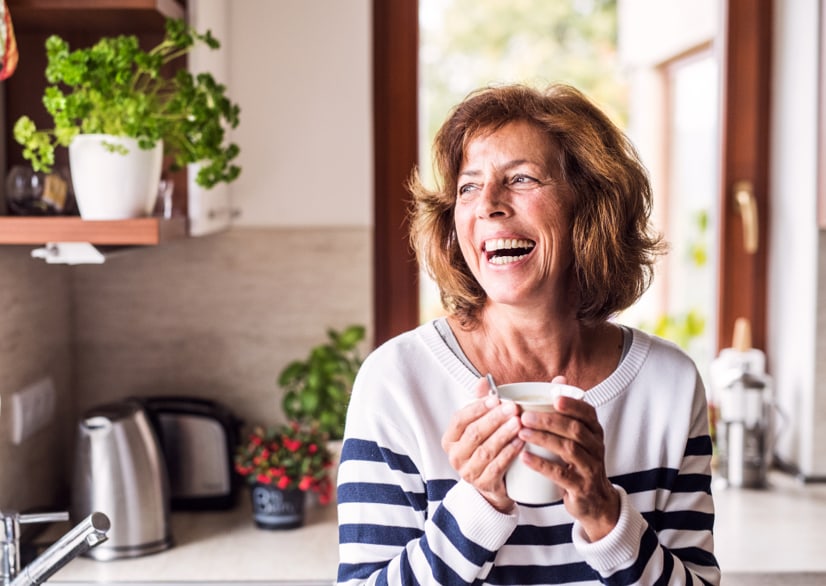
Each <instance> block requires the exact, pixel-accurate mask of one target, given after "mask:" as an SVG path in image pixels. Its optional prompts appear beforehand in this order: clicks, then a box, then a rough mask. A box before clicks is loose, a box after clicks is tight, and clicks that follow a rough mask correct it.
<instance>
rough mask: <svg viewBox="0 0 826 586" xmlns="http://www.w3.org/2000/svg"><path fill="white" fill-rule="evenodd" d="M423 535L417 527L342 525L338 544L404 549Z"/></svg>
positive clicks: (363, 524)
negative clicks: (367, 544) (368, 544)
mask: <svg viewBox="0 0 826 586" xmlns="http://www.w3.org/2000/svg"><path fill="white" fill-rule="evenodd" d="M422 535H423V532H422V530H421V529H419V528H417V527H396V526H393V525H374V524H370V523H342V524H341V525H339V527H338V540H339V543H375V544H379V545H396V546H399V547H404V546H405V545H407V544H408V542H410V541H411V540H413V539H418V538H419V537H421V536H422Z"/></svg>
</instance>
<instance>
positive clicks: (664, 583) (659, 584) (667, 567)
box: [654, 552, 692, 586]
mask: <svg viewBox="0 0 826 586" xmlns="http://www.w3.org/2000/svg"><path fill="white" fill-rule="evenodd" d="M683 569H686V568H683ZM673 573H674V556H672V555H668V553H665V552H664V555H663V571H662V573H661V574H660V577H659V578H657V581H656V582H654V586H668V582H669V581H670V580H671V574H673ZM687 573H688V572H686V574H687ZM685 583H686V584H691V583H692V580H691V576H688V575H686V577H685Z"/></svg>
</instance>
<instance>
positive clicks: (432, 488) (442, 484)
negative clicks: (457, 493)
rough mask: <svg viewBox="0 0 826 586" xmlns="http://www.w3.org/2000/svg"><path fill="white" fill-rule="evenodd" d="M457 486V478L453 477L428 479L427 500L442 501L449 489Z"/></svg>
mask: <svg viewBox="0 0 826 586" xmlns="http://www.w3.org/2000/svg"><path fill="white" fill-rule="evenodd" d="M454 486H456V480H455V479H453V478H444V479H436V480H428V481H427V488H425V490H426V491H427V500H429V501H431V502H436V503H440V502H442V501H443V500H445V497H446V496H447V493H448V491H449V490H450V489H451V488H453V487H454Z"/></svg>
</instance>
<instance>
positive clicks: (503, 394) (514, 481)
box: [499, 382, 585, 505]
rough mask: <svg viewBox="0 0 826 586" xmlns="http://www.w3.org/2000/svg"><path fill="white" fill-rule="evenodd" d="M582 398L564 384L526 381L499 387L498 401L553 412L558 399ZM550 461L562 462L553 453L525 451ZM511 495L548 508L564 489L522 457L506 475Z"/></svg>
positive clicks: (531, 448) (534, 449)
mask: <svg viewBox="0 0 826 586" xmlns="http://www.w3.org/2000/svg"><path fill="white" fill-rule="evenodd" d="M560 396H564V397H573V398H574V399H582V397H584V396H585V392H584V391H583V390H582V389H580V388H577V387H573V386H571V385H565V384H561V383H542V382H525V383H510V384H504V385H499V398H500V399H502V400H503V401H513V402H514V403H516V404H517V405H519V406H520V407H521V408H522V410H523V411H542V412H546V413H547V412H551V411H553V410H554V401H555V400H556V398H557V397H560ZM523 449H525V450H528V451H529V452H530V453H531V454H536V455H537V456H541V457H542V458H545V459H547V460H557V461H558V460H559V457H558V456H557V455H556V454H553V453H552V452H549V451H547V450H545V449H542V448H540V447H539V446H535V445H532V444H525V447H524V448H523ZM505 486H506V488H507V491H508V496H509V497H510V498H512V499H513V500H515V501H516V502H518V503H525V504H529V505H546V504H548V503H553V502H556V501H558V500H560V499H562V489H561V488H559V487H558V486H557V485H556V483H554V482H553V481H552V480H550V479H549V478H547V477H545V476H543V475H542V474H540V473H539V472H537V471H536V470H534V469H533V468H529V467H528V465H527V464H525V463H524V462H523V461H522V456H521V454H520V455H519V456H518V457H517V458H516V459H515V460H514V461H513V463H512V464H511V466H510V468H508V471H507V473H506V474H505Z"/></svg>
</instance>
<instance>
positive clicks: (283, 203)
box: [0, 0, 372, 509]
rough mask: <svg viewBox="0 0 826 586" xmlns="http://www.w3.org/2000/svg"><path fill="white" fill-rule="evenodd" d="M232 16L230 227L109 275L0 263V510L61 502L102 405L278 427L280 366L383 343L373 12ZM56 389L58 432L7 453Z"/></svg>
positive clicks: (356, 0) (343, 6)
mask: <svg viewBox="0 0 826 586" xmlns="http://www.w3.org/2000/svg"><path fill="white" fill-rule="evenodd" d="M190 1H192V0H190ZM200 1H204V0H200ZM206 1H213V0H206ZM228 18H229V22H228V23H227V24H228V26H224V27H223V30H228V38H221V41H222V45H223V49H222V50H224V51H227V52H228V55H227V58H228V60H229V72H230V73H229V79H228V80H227V86H228V88H229V93H230V95H231V96H232V98H233V99H234V100H236V101H237V102H239V104H240V105H241V108H242V112H241V125H240V126H239V128H238V129H237V130H236V131H235V133H234V135H233V139H234V140H235V141H236V142H237V143H238V144H239V146H240V147H241V153H242V154H241V156H240V163H241V165H242V167H243V173H242V176H241V178H240V179H239V180H238V181H237V182H236V183H234V184H233V185H232V186H231V197H232V199H233V201H234V205H236V206H237V207H239V209H240V211H241V215H240V218H239V219H238V221H237V222H236V225H235V226H234V227H233V228H232V229H231V230H229V231H227V232H223V233H218V234H214V235H211V236H204V237H199V238H190V239H187V240H184V241H177V242H172V243H168V244H164V245H162V246H159V247H156V248H145V249H127V250H124V251H119V252H117V253H114V254H111V255H109V256H108V258H107V260H106V262H105V263H104V264H102V265H85V266H75V267H63V266H50V265H45V264H43V263H42V261H38V260H34V259H31V258H29V248H27V247H0V307H2V310H0V372H2V373H3V380H4V382H3V385H2V387H0V396H2V400H3V403H4V405H3V409H2V416H0V417H2V418H0V458H2V460H1V461H2V466H3V468H2V471H1V472H0V509H24V508H27V507H32V506H53V505H59V504H65V502H66V499H67V498H68V493H67V491H66V488H67V485H66V483H67V472H68V468H70V463H69V461H70V456H71V450H72V443H73V440H74V432H75V422H76V418H77V417H78V415H79V414H80V413H82V411H83V410H84V409H86V408H88V407H89V406H91V405H93V404H97V403H101V402H106V401H111V400H116V399H120V398H123V397H126V396H129V395H148V394H159V393H176V394H185V395H200V396H205V397H211V398H217V399H220V400H222V401H224V402H225V403H227V404H228V405H230V406H231V407H232V408H233V409H234V410H235V411H236V413H237V414H238V415H239V416H241V417H242V418H244V419H247V420H248V421H259V420H260V421H274V420H276V419H278V418H280V417H281V411H280V393H279V390H278V388H277V385H276V382H275V381H276V378H277V376H278V373H279V372H280V370H281V368H283V366H284V365H286V364H287V362H289V361H290V360H293V359H295V358H303V357H304V356H306V353H307V351H308V350H309V348H310V346H313V345H315V344H318V343H320V342H322V341H324V339H325V331H326V329H327V328H328V327H335V328H341V327H344V326H346V325H349V324H351V323H362V324H365V325H366V326H367V327H368V335H370V332H371V331H372V323H371V319H372V317H371V316H372V298H371V294H372V293H371V292H372V216H371V210H372V182H371V177H372V147H371V135H372V127H371V122H370V103H371V93H370V92H371V83H370V75H369V71H370V66H369V63H370V61H369V58H370V57H369V50H370V49H369V47H370V32H369V31H370V13H369V0H348V2H338V1H336V0H319V1H316V2H291V1H288V0H244V1H243V2H229V3H228ZM46 373H49V374H51V375H52V376H53V377H54V378H55V380H56V386H57V387H58V392H59V407H60V409H59V413H60V417H59V418H58V421H56V422H55V424H54V425H53V426H51V427H50V428H48V429H47V430H44V431H43V432H41V433H39V434H37V435H36V436H34V437H32V438H31V439H29V440H27V441H26V442H24V443H23V444H22V445H21V446H11V445H10V442H9V441H8V431H7V430H8V427H9V425H8V411H7V410H6V408H5V403H6V400H7V397H8V396H9V395H10V394H11V393H12V392H14V391H16V390H18V389H19V388H22V387H23V386H25V385H27V384H30V383H31V382H34V381H35V380H37V378H38V377H40V376H42V375H43V374H46Z"/></svg>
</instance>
